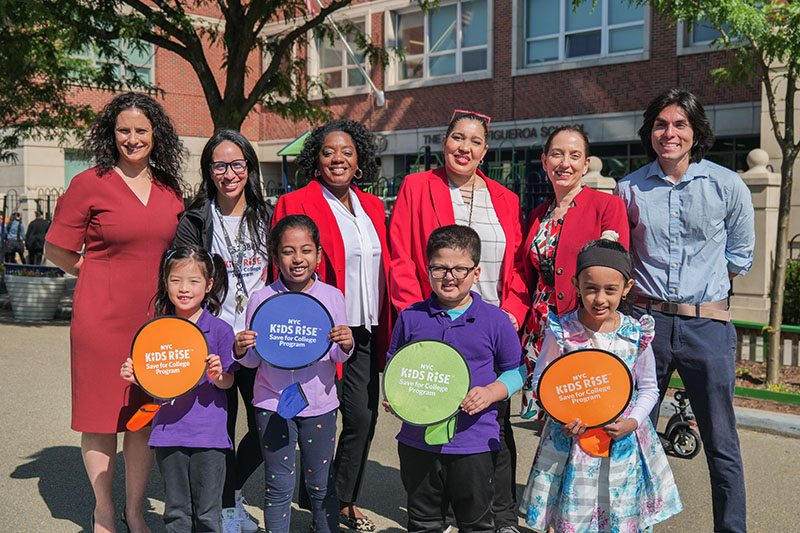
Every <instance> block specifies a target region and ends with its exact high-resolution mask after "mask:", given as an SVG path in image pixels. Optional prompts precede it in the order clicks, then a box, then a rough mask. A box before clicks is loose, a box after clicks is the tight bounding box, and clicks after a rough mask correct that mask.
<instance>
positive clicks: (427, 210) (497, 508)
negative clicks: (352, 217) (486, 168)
mask: <svg viewBox="0 0 800 533" xmlns="http://www.w3.org/2000/svg"><path fill="white" fill-rule="evenodd" d="M489 123H490V118H489V117H487V116H486V115H482V114H480V113H474V112H472V111H462V110H460V109H459V110H456V111H455V112H454V113H453V116H452V118H451V119H450V123H449V125H448V127H447V132H446V133H445V135H444V139H443V144H442V150H443V152H444V166H443V167H440V168H437V169H435V170H429V171H427V172H421V173H418V174H411V175H409V176H406V178H405V180H404V181H403V185H402V187H400V192H399V194H398V196H397V202H396V203H395V206H394V210H393V211H392V222H391V224H390V227H389V242H390V243H391V246H390V248H391V250H392V276H391V283H392V303H393V304H394V306H395V308H396V309H397V311H398V312H400V311H402V310H403V309H405V308H406V307H408V306H410V305H411V304H414V303H416V302H419V301H421V300H424V299H425V298H427V297H428V296H429V295H430V293H431V286H430V284H429V283H428V272H427V268H428V261H427V258H426V255H425V247H426V244H427V241H428V237H429V236H430V234H431V232H433V230H434V229H436V228H438V227H440V226H447V225H449V224H461V225H464V226H470V227H471V228H472V229H474V230H475V231H476V232H477V233H478V236H480V238H481V259H480V265H481V273H480V277H479V279H478V281H477V282H476V283H475V285H474V287H473V289H472V290H473V291H475V292H476V293H478V294H479V295H480V297H481V299H482V300H484V301H486V302H489V303H491V304H494V305H496V306H498V307H500V308H501V309H502V310H504V311H505V312H506V313H507V314H508V316H509V320H511V323H512V324H514V327H515V328H516V329H517V330H519V326H520V325H521V324H522V323H523V322H524V320H525V315H526V313H527V312H528V308H529V305H530V301H529V299H528V292H527V287H526V284H525V281H524V278H523V274H524V269H523V266H522V261H523V256H522V248H521V245H522V212H521V211H520V205H519V197H518V196H517V195H516V194H514V193H513V192H511V191H510V190H508V189H507V188H505V187H503V186H502V185H500V184H499V183H497V182H496V181H494V180H492V179H490V178H488V177H486V175H485V174H484V173H483V172H481V171H480V169H478V165H480V163H481V162H482V161H483V158H484V156H485V155H486V153H487V151H488V149H489V146H488V137H489ZM457 279H458V278H457ZM516 378H517V379H519V381H522V376H521V375H520V374H519V373H517V375H516ZM509 404H510V401H509V400H506V401H503V402H498V404H497V415H498V416H497V419H498V423H499V425H500V440H501V444H502V447H501V449H500V451H499V454H498V457H497V464H496V467H495V483H496V485H495V495H494V501H493V504H492V512H493V514H494V523H495V527H496V529H497V530H498V531H502V530H505V531H508V532H513V531H516V526H517V509H516V507H517V506H516V496H515V491H516V479H515V472H516V446H515V444H514V436H513V434H512V431H511V420H510V418H509V415H510V409H509V407H510V405H509Z"/></svg>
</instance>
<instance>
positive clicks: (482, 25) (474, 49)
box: [394, 0, 489, 81]
mask: <svg viewBox="0 0 800 533" xmlns="http://www.w3.org/2000/svg"><path fill="white" fill-rule="evenodd" d="M394 29H395V36H396V42H397V46H398V47H399V48H401V49H402V50H403V51H404V53H405V59H404V60H403V61H401V62H400V64H399V68H398V71H397V79H398V81H403V80H415V79H429V78H437V77H443V76H452V75H457V74H466V73H471V72H480V71H486V70H488V68H489V66H488V63H489V16H488V6H487V0H468V1H460V2H456V3H449V4H444V5H442V6H440V7H439V9H431V10H430V11H429V12H428V13H427V14H424V13H422V12H421V11H412V12H408V13H397V14H395V16H394Z"/></svg>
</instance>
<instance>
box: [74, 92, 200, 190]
mask: <svg viewBox="0 0 800 533" xmlns="http://www.w3.org/2000/svg"><path fill="white" fill-rule="evenodd" d="M132 107H135V108H136V109H139V110H140V111H141V112H142V113H144V115H145V116H146V117H147V119H148V120H149V121H150V124H152V126H153V150H152V152H150V166H151V167H152V169H153V176H154V177H155V179H156V180H157V181H159V182H160V183H162V184H164V185H166V186H167V187H169V188H170V189H172V190H173V191H175V193H176V194H178V195H179V196H181V195H182V192H181V185H182V181H183V180H182V178H181V176H182V174H183V160H184V158H185V157H186V150H185V149H184V147H183V142H182V141H181V140H180V138H179V137H178V134H177V133H176V132H175V128H174V127H173V125H172V121H170V119H169V117H168V116H167V114H166V113H165V112H164V108H162V107H161V104H159V103H158V102H156V101H155V100H154V99H153V98H151V97H150V96H147V95H146V94H141V93H124V94H120V95H117V96H115V97H114V99H113V100H111V101H110V102H109V103H108V104H106V106H105V107H104V108H103V110H102V111H101V112H100V114H98V115H97V118H96V119H95V121H94V123H93V124H92V129H91V133H90V135H89V138H88V139H87V140H86V143H85V145H84V149H85V150H86V151H88V152H89V153H91V154H92V155H93V156H94V159H95V162H96V163H97V166H98V167H99V170H100V173H101V174H103V173H105V172H108V171H109V170H111V169H112V168H113V167H114V165H116V164H117V161H118V160H119V150H117V143H116V139H115V134H114V128H115V126H116V124H117V116H119V114H120V113H122V112H123V111H125V110H126V109H130V108H132Z"/></svg>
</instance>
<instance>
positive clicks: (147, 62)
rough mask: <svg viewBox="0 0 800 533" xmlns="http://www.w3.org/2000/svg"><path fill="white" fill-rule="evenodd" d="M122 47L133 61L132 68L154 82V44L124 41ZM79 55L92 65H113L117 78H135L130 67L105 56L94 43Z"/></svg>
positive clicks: (145, 78)
mask: <svg viewBox="0 0 800 533" xmlns="http://www.w3.org/2000/svg"><path fill="white" fill-rule="evenodd" d="M120 48H121V49H122V52H123V53H124V54H125V57H126V58H127V59H128V61H129V62H130V63H131V65H132V70H134V71H135V72H136V73H137V74H138V75H139V77H140V78H141V79H142V80H143V81H144V82H145V83H149V84H152V83H153V55H154V54H153V45H152V44H150V43H145V42H141V43H139V44H138V45H136V46H135V45H133V44H132V43H130V42H128V41H122V42H121V44H120ZM77 57H79V58H83V59H86V60H88V61H91V63H92V65H94V66H101V65H103V64H110V65H113V68H114V72H115V73H116V75H117V79H120V80H129V79H131V78H133V74H132V72H131V71H130V70H129V69H126V68H125V67H124V66H123V65H120V64H119V63H118V62H116V61H115V60H113V59H108V58H105V57H103V55H102V54H101V53H100V51H99V50H97V49H96V48H95V47H94V46H92V45H89V47H88V48H87V49H86V50H84V52H83V53H81V54H79V55H78V56H77Z"/></svg>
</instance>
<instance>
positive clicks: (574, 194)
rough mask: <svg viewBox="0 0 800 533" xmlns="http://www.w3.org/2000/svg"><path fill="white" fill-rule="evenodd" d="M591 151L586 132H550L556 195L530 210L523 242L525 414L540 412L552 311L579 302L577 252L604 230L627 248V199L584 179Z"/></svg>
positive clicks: (548, 155)
mask: <svg viewBox="0 0 800 533" xmlns="http://www.w3.org/2000/svg"><path fill="white" fill-rule="evenodd" d="M588 152H589V140H588V139H587V138H586V134H585V133H584V132H583V131H582V130H579V129H576V128H573V127H571V126H564V127H561V128H558V129H556V130H555V131H553V132H552V133H551V134H550V137H548V139H547V142H546V143H545V149H544V153H543V154H542V167H543V169H544V171H545V172H546V173H547V177H548V178H549V179H550V181H551V183H552V184H553V192H554V193H555V194H554V196H553V198H552V199H551V200H550V201H547V202H545V203H543V204H541V205H539V206H538V207H537V208H536V209H534V211H533V213H531V220H530V226H529V228H528V234H527V237H526V239H525V244H524V246H523V247H522V249H523V250H524V254H525V276H526V279H528V280H529V282H530V287H529V289H530V292H531V300H532V303H531V312H530V314H529V315H528V319H527V321H526V323H525V326H524V328H523V338H522V342H523V347H524V348H525V353H526V355H527V357H526V364H527V365H528V370H529V373H528V380H526V383H525V386H524V387H523V405H522V416H523V418H528V417H531V416H534V415H535V414H536V407H535V403H534V402H532V401H531V400H532V398H533V390H532V383H531V382H530V378H531V374H532V372H533V366H534V364H535V362H536V358H537V357H538V354H539V349H540V348H541V345H542V340H543V338H544V329H545V328H544V327H545V324H546V322H547V320H546V319H547V314H548V313H549V312H550V311H553V312H555V313H556V314H558V315H562V314H564V313H566V312H569V311H572V310H573V309H575V308H576V307H577V305H578V298H577V293H576V292H575V287H573V285H572V277H573V276H574V275H575V261H576V260H577V257H578V252H579V251H580V250H581V248H583V246H584V245H585V244H586V243H588V242H589V241H592V240H595V239H599V238H600V236H601V234H602V233H603V232H604V231H614V232H616V233H617V235H618V240H619V242H620V243H621V244H622V245H623V246H625V247H626V248H627V247H628V238H629V228H628V215H627V212H626V210H625V204H624V203H623V202H622V200H621V199H620V198H618V197H616V196H612V195H610V194H606V193H603V192H598V191H595V190H593V189H590V188H589V187H586V186H584V185H583V184H582V179H583V176H584V175H585V174H586V172H587V171H588V170H589V157H588Z"/></svg>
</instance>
